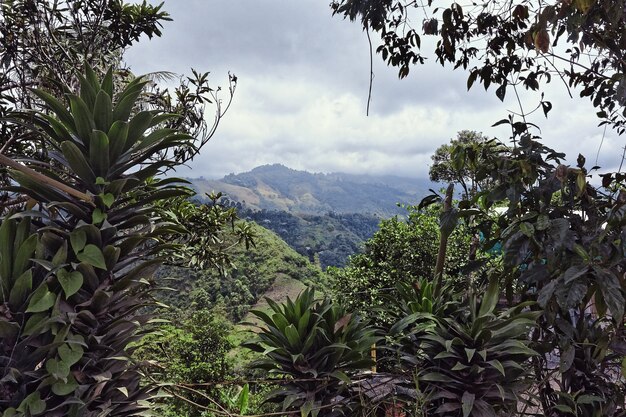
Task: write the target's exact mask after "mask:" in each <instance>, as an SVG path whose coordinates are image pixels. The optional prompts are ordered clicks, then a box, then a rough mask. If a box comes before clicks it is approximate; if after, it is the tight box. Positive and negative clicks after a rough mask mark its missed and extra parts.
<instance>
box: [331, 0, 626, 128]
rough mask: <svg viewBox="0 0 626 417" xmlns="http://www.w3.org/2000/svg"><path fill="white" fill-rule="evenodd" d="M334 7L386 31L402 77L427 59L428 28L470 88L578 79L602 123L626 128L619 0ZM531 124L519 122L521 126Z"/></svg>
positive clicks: (387, 52) (440, 54)
mask: <svg viewBox="0 0 626 417" xmlns="http://www.w3.org/2000/svg"><path fill="white" fill-rule="evenodd" d="M331 7H332V9H333V12H334V13H336V14H340V15H342V16H344V17H347V18H349V19H350V20H356V19H359V20H360V22H361V25H362V26H363V28H364V29H367V30H371V31H373V32H377V33H379V34H380V39H381V45H380V46H378V47H377V49H376V51H377V52H379V53H381V54H382V59H383V60H384V61H386V62H387V63H388V64H389V65H392V66H395V67H398V68H399V76H400V78H403V77H406V76H407V75H408V74H409V71H410V68H411V66H412V65H414V64H417V63H421V64H423V63H424V62H425V60H426V57H425V56H422V42H421V36H432V37H434V38H435V39H433V41H432V42H428V45H436V46H435V47H434V51H433V52H434V56H435V57H436V60H437V61H438V62H439V63H441V65H446V64H448V65H451V66H453V67H454V68H455V69H456V68H462V69H463V70H466V71H468V73H469V74H468V78H467V88H468V89H469V88H471V87H472V86H473V85H474V83H475V82H476V81H478V82H479V83H480V84H482V85H483V86H484V88H485V90H486V89H488V88H489V87H490V86H492V85H494V86H497V88H496V90H495V93H496V96H497V97H498V98H499V99H500V100H504V98H505V96H506V92H507V89H508V90H510V89H511V88H519V87H524V88H525V89H528V90H540V89H541V88H542V87H544V88H545V84H547V83H549V82H550V81H551V80H552V79H553V78H561V79H563V80H564V81H565V84H567V86H568V87H567V88H570V87H572V86H575V87H578V89H579V90H578V91H580V96H581V97H589V99H590V100H591V102H592V104H593V106H594V107H596V108H597V110H598V113H597V114H598V116H599V117H600V118H602V119H604V121H603V122H602V123H610V124H612V125H613V126H614V127H615V128H617V130H618V132H619V133H620V134H621V133H623V132H624V123H625V118H624V116H625V113H624V105H625V104H626V100H625V99H624V97H625V94H624V93H625V91H626V90H625V89H624V80H625V77H626V75H625V74H626V71H624V69H625V63H624V61H623V60H622V59H621V56H622V54H623V47H624V42H625V41H626V38H625V36H626V30H625V29H626V19H624V7H623V3H621V2H619V1H614V0H595V1H591V0H575V1H567V2H563V1H550V2H547V3H544V2H538V1H533V2H522V3H506V4H504V3H502V2H500V1H497V0H488V1H486V2H484V3H481V4H475V5H474V4H468V5H465V4H463V5H461V4H459V3H456V2H452V3H450V4H446V5H443V6H442V5H441V4H439V3H437V2H434V1H432V0H429V1H427V2H426V3H425V4H423V5H420V7H416V5H415V3H414V2H412V1H407V0H336V1H333V3H332V4H331ZM409 21H412V22H423V24H422V28H421V31H420V29H419V28H417V27H415V26H413V27H407V22H409ZM418 32H419V33H418ZM485 37H487V40H485ZM426 44H427V43H426V42H424V45H426ZM555 58H556V59H555ZM568 91H569V90H568ZM537 108H541V109H542V110H543V112H544V114H546V115H547V114H548V112H549V111H550V110H551V109H552V104H551V103H550V102H547V101H544V100H543V94H542V96H541V101H540V102H539V103H538V106H537ZM564 110H565V109H564ZM524 124H525V122H519V123H518V125H517V127H516V129H521V130H518V132H519V131H524V130H525V127H524Z"/></svg>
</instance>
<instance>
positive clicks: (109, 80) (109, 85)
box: [100, 66, 113, 97]
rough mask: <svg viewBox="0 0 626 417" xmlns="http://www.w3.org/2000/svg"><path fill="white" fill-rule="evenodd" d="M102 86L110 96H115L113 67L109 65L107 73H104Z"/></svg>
mask: <svg viewBox="0 0 626 417" xmlns="http://www.w3.org/2000/svg"><path fill="white" fill-rule="evenodd" d="M100 88H101V89H102V90H103V91H104V92H105V93H107V95H108V96H109V97H113V67H112V66H111V67H109V69H108V70H107V73H106V74H104V78H103V79H102V85H101V86H100Z"/></svg>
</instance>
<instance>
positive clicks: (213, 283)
mask: <svg viewBox="0 0 626 417" xmlns="http://www.w3.org/2000/svg"><path fill="white" fill-rule="evenodd" d="M251 227H252V230H253V232H254V234H255V238H254V242H255V246H252V247H250V248H249V249H246V248H245V247H244V245H243V244H241V245H235V246H233V247H232V249H231V251H230V256H231V261H232V264H233V267H232V268H230V269H229V270H228V271H227V274H226V276H223V275H221V274H220V273H219V272H218V271H217V270H216V269H205V270H191V269H187V268H178V267H171V266H164V267H162V268H160V269H159V271H157V274H156V280H157V282H158V283H159V284H161V285H163V286H166V287H169V288H172V289H173V290H174V291H164V292H162V293H161V294H160V297H159V299H160V300H161V301H163V302H165V303H166V304H168V305H170V306H172V307H177V308H181V309H203V308H209V309H210V308H217V309H222V310H223V311H224V312H225V315H226V316H227V317H228V318H229V319H231V320H233V321H238V320H240V319H241V318H242V317H243V316H244V315H245V314H246V313H247V311H248V310H249V308H250V306H252V305H254V304H255V303H256V302H257V301H258V300H259V298H261V297H262V296H263V294H264V293H265V291H267V290H268V289H269V288H270V287H271V286H272V285H273V283H274V281H275V280H276V278H277V277H283V279H286V278H291V279H292V280H297V281H298V282H300V283H306V284H313V285H322V271H321V270H320V268H319V267H317V266H315V265H312V264H311V263H310V262H309V261H308V259H307V258H305V257H303V256H301V255H299V254H298V253H296V252H295V251H294V250H293V249H292V248H291V247H289V245H288V244H287V243H285V242H284V241H283V240H282V239H281V238H280V237H278V236H277V235H276V234H274V233H273V232H272V231H271V230H268V229H266V228H264V227H261V226H259V225H257V224H255V223H251Z"/></svg>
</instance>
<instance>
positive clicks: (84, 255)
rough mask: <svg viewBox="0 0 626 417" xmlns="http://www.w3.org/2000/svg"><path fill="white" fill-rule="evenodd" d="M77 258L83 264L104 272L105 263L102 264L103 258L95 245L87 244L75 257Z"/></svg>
mask: <svg viewBox="0 0 626 417" xmlns="http://www.w3.org/2000/svg"><path fill="white" fill-rule="evenodd" d="M77 258H78V260H79V261H81V262H85V263H87V264H89V265H91V266H93V267H95V268H99V269H104V270H106V269H107V267H106V263H105V262H104V256H103V255H102V251H101V250H100V248H99V247H97V246H96V245H92V244H89V245H87V246H85V248H84V249H83V250H82V252H80V253H79V254H78V255H77Z"/></svg>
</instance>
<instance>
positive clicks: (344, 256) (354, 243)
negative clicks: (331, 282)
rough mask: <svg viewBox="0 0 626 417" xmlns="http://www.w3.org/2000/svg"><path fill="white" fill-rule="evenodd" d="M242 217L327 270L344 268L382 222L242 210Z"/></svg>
mask: <svg viewBox="0 0 626 417" xmlns="http://www.w3.org/2000/svg"><path fill="white" fill-rule="evenodd" d="M239 215H240V217H242V218H244V219H246V220H253V221H255V222H257V223H258V224H260V225H261V226H263V227H265V228H267V229H270V230H272V231H273V232H274V233H276V234H277V235H278V236H280V237H281V238H282V239H283V240H284V241H285V242H287V243H288V244H289V246H291V247H292V248H294V249H295V250H296V251H297V252H298V253H299V254H301V255H304V256H306V257H308V258H309V261H310V262H313V263H316V264H318V265H319V266H321V267H322V269H323V270H325V269H326V268H327V267H328V266H338V267H343V266H345V265H346V263H347V261H348V257H349V256H351V255H354V254H355V253H357V252H360V251H361V249H362V246H363V242H364V241H366V240H367V239H369V238H370V237H371V236H372V235H373V234H374V233H375V232H376V231H377V230H378V224H379V223H380V220H381V219H380V218H379V217H377V216H374V215H371V214H362V213H334V212H331V213H328V214H324V215H317V214H298V215H296V214H292V213H289V212H286V211H279V210H245V209H244V210H240V211H239Z"/></svg>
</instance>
